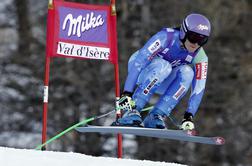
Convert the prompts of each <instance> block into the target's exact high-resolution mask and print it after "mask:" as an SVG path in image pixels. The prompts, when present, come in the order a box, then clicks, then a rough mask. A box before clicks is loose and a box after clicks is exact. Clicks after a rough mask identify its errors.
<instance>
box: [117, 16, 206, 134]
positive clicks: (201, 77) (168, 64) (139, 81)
mask: <svg viewBox="0 0 252 166" xmlns="http://www.w3.org/2000/svg"><path fill="white" fill-rule="evenodd" d="M210 31H211V25H210V22H209V20H208V19H207V18H206V17H205V16H203V15H201V14H189V15H188V16H187V17H186V18H185V19H184V20H183V23H182V24H181V26H180V28H164V29H162V30H161V31H159V32H158V33H156V34H155V35H154V36H152V37H151V38H150V39H149V40H148V41H147V43H146V44H145V45H144V46H143V47H142V48H141V49H140V50H138V51H136V52H135V53H134V54H133V55H132V56H131V57H130V59H129V62H128V76H127V79H126V82H125V86H124V91H123V93H122V95H121V98H120V100H119V106H120V107H121V109H122V112H123V116H122V118H119V119H118V121H117V125H121V126H140V125H141V124H143V125H144V127H147V128H160V129H163V128H166V126H165V123H164V119H165V118H166V117H167V116H169V114H170V113H171V111H172V110H173V108H174V107H175V106H176V105H177V104H178V102H179V101H180V100H181V99H182V98H183V96H184V95H185V94H186V92H187V91H188V89H189V87H190V86H191V87H192V88H191V89H192V90H191V95H190V99H189V102H188V108H187V110H186V112H185V114H184V119H183V120H182V123H181V129H183V130H193V129H194V128H195V127H194V123H193V117H194V116H195V114H196V112H197V110H198V107H199V105H200V102H201V99H202V96H203V94H204V89H205V83H206V78H207V65H208V58H207V56H206V54H205V52H204V49H203V48H202V46H203V45H204V44H206V43H207V40H208V37H209V35H210ZM153 94H159V95H160V98H159V101H158V102H157V103H156V104H155V106H154V108H153V109H152V110H151V111H150V112H149V113H148V115H147V116H146V118H145V119H144V120H143V121H142V118H141V115H140V111H141V110H142V109H143V108H144V106H145V105H146V103H147V102H149V100H150V98H151V96H152V95H153Z"/></svg>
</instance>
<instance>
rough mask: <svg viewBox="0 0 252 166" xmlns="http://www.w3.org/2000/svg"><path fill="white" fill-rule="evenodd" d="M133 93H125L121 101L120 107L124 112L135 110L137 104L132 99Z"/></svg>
mask: <svg viewBox="0 0 252 166" xmlns="http://www.w3.org/2000/svg"><path fill="white" fill-rule="evenodd" d="M131 96H132V93H130V92H123V94H122V96H121V98H120V99H119V106H120V109H121V110H122V111H123V112H126V111H131V110H132V109H133V108H135V102H134V100H132V98H131Z"/></svg>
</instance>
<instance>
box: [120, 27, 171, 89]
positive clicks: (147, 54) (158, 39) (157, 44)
mask: <svg viewBox="0 0 252 166" xmlns="http://www.w3.org/2000/svg"><path fill="white" fill-rule="evenodd" d="M166 42H167V33H166V32H165V31H164V30H162V31H160V32H158V33H157V34H155V35H154V36H152V37H151V38H150V39H149V40H148V42H147V43H146V44H145V45H144V46H143V47H142V48H141V49H140V50H139V51H138V52H137V56H136V59H135V60H134V64H133V67H131V68H130V69H128V76H127V79H126V82H125V85H124V92H133V91H134V88H135V85H136V82H137V78H138V76H139V74H140V72H141V71H142V70H143V69H144V68H145V67H146V66H147V65H148V64H149V63H150V62H151V60H152V59H153V57H154V56H155V55H156V54H157V53H158V52H159V51H161V50H162V49H163V48H164V47H165V45H166Z"/></svg>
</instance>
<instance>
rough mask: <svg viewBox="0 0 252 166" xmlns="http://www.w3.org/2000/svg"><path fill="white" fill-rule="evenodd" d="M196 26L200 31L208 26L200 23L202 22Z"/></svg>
mask: <svg viewBox="0 0 252 166" xmlns="http://www.w3.org/2000/svg"><path fill="white" fill-rule="evenodd" d="M197 28H198V29H199V30H201V31H203V30H208V26H206V25H202V24H199V25H198V26H197Z"/></svg>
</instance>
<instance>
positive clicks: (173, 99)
mask: <svg viewBox="0 0 252 166" xmlns="http://www.w3.org/2000/svg"><path fill="white" fill-rule="evenodd" d="M174 74H175V76H176V77H175V79H174V78H172V77H173V76H174ZM193 76H194V72H193V70H192V68H191V67H190V66H188V65H182V66H179V67H177V68H175V69H174V71H173V72H172V74H171V77H170V76H169V78H168V80H165V82H167V83H170V82H171V83H170V85H169V84H168V85H167V90H166V91H165V93H164V94H163V95H162V96H161V98H160V99H159V101H158V103H157V104H156V105H155V106H154V108H153V110H151V112H150V113H149V114H148V116H147V117H146V118H145V120H144V125H145V127H149V128H165V125H164V122H163V118H164V117H167V116H169V114H170V112H171V111H172V109H173V108H174V107H175V106H176V105H177V104H178V102H179V101H180V100H181V98H182V97H183V96H184V95H185V94H186V92H187V91H188V89H189V87H190V85H191V83H192V80H193ZM169 79H171V80H169Z"/></svg>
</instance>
